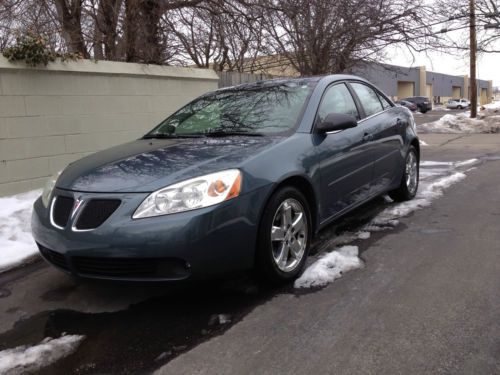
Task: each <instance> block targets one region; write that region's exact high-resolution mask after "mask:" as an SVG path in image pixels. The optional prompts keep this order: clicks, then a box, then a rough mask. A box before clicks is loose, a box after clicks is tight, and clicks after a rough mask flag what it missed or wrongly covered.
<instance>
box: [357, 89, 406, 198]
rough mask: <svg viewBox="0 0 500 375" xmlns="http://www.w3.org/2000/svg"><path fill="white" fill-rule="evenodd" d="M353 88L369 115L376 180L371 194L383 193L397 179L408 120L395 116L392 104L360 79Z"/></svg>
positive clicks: (368, 132)
mask: <svg viewBox="0 0 500 375" xmlns="http://www.w3.org/2000/svg"><path fill="white" fill-rule="evenodd" d="M350 86H351V88H352V89H353V91H354V93H355V94H356V96H357V98H358V99H359V102H360V103H361V105H362V106H363V109H364V112H365V115H366V117H365V118H364V119H362V120H361V121H360V124H363V126H364V129H365V133H364V134H363V136H364V137H368V138H369V139H370V140H371V143H372V144H371V150H372V157H373V159H372V160H373V182H372V186H371V194H373V195H375V194H378V193H380V192H383V191H384V190H386V189H387V187H388V186H389V185H391V184H392V183H393V182H394V178H396V177H397V176H398V174H397V173H396V172H397V171H399V170H400V169H399V168H401V167H400V162H401V150H402V147H403V138H402V135H403V131H404V129H405V128H406V127H405V125H406V123H405V121H406V120H405V119H404V118H399V117H398V116H396V115H395V112H397V110H398V109H397V108H395V107H393V106H392V104H390V103H389V101H388V100H386V99H385V98H384V97H383V96H382V95H381V94H380V93H379V92H378V91H377V90H376V89H375V88H373V87H371V86H369V85H367V84H365V83H361V82H351V83H350Z"/></svg>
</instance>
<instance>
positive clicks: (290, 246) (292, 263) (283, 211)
mask: <svg viewBox="0 0 500 375" xmlns="http://www.w3.org/2000/svg"><path fill="white" fill-rule="evenodd" d="M307 231H308V225H307V216H306V211H305V209H304V207H303V206H302V204H301V203H300V202H299V201H297V200H295V199H293V198H288V199H286V200H284V201H283V202H282V203H281V205H280V206H279V207H278V209H277V210H276V213H275V214H274V219H273V224H272V227H271V246H272V252H273V260H274V262H275V264H276V266H277V267H278V268H279V269H280V270H281V271H282V272H291V271H293V270H295V268H297V266H298V265H299V264H300V261H301V260H302V258H303V257H304V253H305V250H306V247H307V238H308V236H307V234H308V233H307Z"/></svg>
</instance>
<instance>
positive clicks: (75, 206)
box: [71, 198, 83, 218]
mask: <svg viewBox="0 0 500 375" xmlns="http://www.w3.org/2000/svg"><path fill="white" fill-rule="evenodd" d="M82 203H83V199H82V198H77V199H75V203H74V204H73V210H72V211H71V218H73V217H74V216H75V214H76V212H77V211H78V209H79V208H80V206H81V205H82Z"/></svg>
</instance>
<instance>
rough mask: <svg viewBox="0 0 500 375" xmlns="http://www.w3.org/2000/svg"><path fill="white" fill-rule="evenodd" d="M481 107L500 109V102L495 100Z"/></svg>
mask: <svg viewBox="0 0 500 375" xmlns="http://www.w3.org/2000/svg"><path fill="white" fill-rule="evenodd" d="M483 107H484V108H486V109H495V108H500V100H496V101H494V102H491V103H489V104H485V105H483Z"/></svg>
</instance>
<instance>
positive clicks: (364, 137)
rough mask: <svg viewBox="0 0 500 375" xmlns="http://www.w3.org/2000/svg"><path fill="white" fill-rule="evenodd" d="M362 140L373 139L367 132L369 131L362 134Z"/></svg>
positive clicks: (368, 140)
mask: <svg viewBox="0 0 500 375" xmlns="http://www.w3.org/2000/svg"><path fill="white" fill-rule="evenodd" d="M362 139H363V142H370V141H371V140H373V135H372V134H369V133H365V134H364V135H363V138H362Z"/></svg>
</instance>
